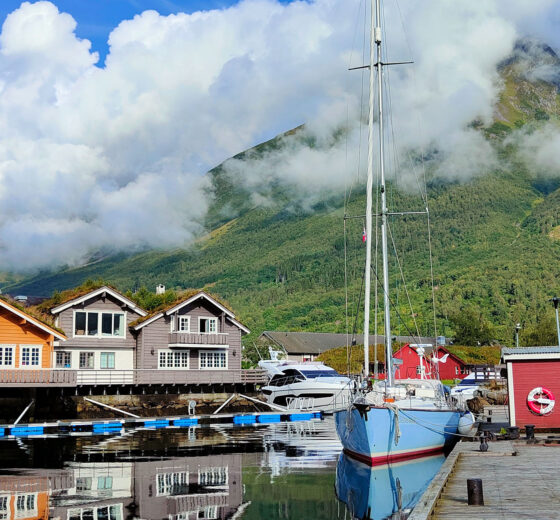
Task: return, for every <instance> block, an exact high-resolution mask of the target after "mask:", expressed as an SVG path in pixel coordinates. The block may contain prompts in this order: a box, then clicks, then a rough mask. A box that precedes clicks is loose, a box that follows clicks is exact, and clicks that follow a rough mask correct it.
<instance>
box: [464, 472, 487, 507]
mask: <svg viewBox="0 0 560 520" xmlns="http://www.w3.org/2000/svg"><path fill="white" fill-rule="evenodd" d="M467 494H468V502H469V506H483V505H484V493H483V492H482V479H480V478H468V479H467Z"/></svg>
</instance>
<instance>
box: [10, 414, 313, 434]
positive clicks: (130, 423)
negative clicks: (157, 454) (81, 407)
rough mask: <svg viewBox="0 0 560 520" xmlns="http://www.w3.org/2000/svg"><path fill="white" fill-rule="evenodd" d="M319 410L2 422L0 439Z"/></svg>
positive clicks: (260, 419) (253, 422)
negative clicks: (16, 422)
mask: <svg viewBox="0 0 560 520" xmlns="http://www.w3.org/2000/svg"><path fill="white" fill-rule="evenodd" d="M322 418H323V414H322V412H318V411H310V412H292V411H289V412H288V411H286V413H283V412H280V413H279V412H255V413H247V414H219V415H196V416H192V415H188V416H177V417H137V418H125V419H91V420H89V419H88V420H75V421H56V422H50V423H46V422H45V423H42V424H38V423H31V424H18V425H14V424H11V425H10V424H3V425H0V439H8V438H13V437H31V436H45V435H104V434H111V433H113V434H118V433H120V432H122V431H124V430H131V429H135V428H147V429H154V430H155V429H164V428H190V427H193V426H197V427H203V428H211V427H212V426H214V425H227V424H230V425H233V426H239V427H245V426H258V425H266V424H274V423H281V422H294V421H311V420H314V419H322Z"/></svg>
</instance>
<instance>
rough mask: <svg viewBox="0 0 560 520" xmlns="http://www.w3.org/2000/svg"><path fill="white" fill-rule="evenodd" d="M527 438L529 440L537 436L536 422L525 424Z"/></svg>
mask: <svg viewBox="0 0 560 520" xmlns="http://www.w3.org/2000/svg"><path fill="white" fill-rule="evenodd" d="M525 438H526V439H527V440H530V439H534V438H535V425H534V424H526V425H525Z"/></svg>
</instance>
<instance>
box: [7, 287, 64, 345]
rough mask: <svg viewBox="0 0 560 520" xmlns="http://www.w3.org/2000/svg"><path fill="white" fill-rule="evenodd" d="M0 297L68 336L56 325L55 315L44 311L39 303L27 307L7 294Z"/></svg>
mask: <svg viewBox="0 0 560 520" xmlns="http://www.w3.org/2000/svg"><path fill="white" fill-rule="evenodd" d="M0 299H1V300H3V301H5V302H6V303H7V304H9V305H11V306H12V307H15V308H16V309H18V310H19V311H21V312H23V313H25V314H27V315H28V316H31V317H32V318H33V319H35V320H37V321H38V322H40V323H42V324H43V325H46V326H47V327H49V328H51V329H53V330H55V331H56V332H58V333H59V334H62V335H64V336H66V333H65V332H64V331H63V330H62V329H60V328H58V327H56V326H55V325H54V317H53V316H52V315H51V314H50V313H48V312H43V311H42V310H41V309H39V306H38V305H33V306H29V307H25V306H23V305H21V304H20V303H18V302H17V301H15V300H14V299H13V298H10V297H9V296H6V295H0Z"/></svg>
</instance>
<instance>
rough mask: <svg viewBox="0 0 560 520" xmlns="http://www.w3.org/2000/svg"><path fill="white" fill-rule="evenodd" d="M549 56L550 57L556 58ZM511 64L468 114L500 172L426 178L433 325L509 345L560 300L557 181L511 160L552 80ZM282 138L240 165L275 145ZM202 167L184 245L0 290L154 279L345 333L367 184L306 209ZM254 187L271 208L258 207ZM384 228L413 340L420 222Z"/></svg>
mask: <svg viewBox="0 0 560 520" xmlns="http://www.w3.org/2000/svg"><path fill="white" fill-rule="evenodd" d="M549 59H550V60H551V62H552V64H553V65H555V66H557V65H558V63H557V61H558V60H557V58H556V57H555V55H553V53H552V54H550V58H549ZM519 64H520V59H519V58H512V60H509V61H508V62H506V63H504V64H503V65H502V68H501V75H502V78H503V82H504V86H503V92H502V96H501V98H500V100H499V102H498V104H497V106H496V117H495V121H494V123H493V124H492V125H487V126H483V125H481V124H480V123H477V122H473V127H474V128H476V129H477V131H479V132H481V133H482V134H483V135H484V136H485V138H486V139H487V141H488V142H489V143H490V144H491V146H492V148H493V150H494V151H495V152H496V154H497V157H498V158H499V161H498V164H497V166H496V167H495V168H493V169H492V170H491V171H487V172H485V173H484V174H483V175H479V176H476V177H475V178H473V179H471V180H470V181H468V182H461V183H460V182H451V181H443V180H441V178H436V177H434V178H433V179H432V180H431V181H429V184H428V196H429V206H430V215H431V219H430V222H431V225H432V249H433V263H434V276H435V291H434V292H435V301H436V318H437V319H436V323H437V327H438V330H437V333H439V334H444V335H446V336H455V337H457V338H458V339H459V340H460V341H461V342H462V343H465V344H474V345H476V344H478V343H481V344H489V343H491V342H492V341H499V342H502V343H505V344H508V345H511V344H512V338H513V331H514V326H515V324H516V323H518V322H519V323H521V324H522V330H521V342H522V344H538V343H541V344H542V343H552V342H555V339H554V338H555V334H554V333H555V329H554V321H553V319H554V314H553V308H552V305H551V304H550V302H549V301H548V300H549V298H551V297H552V296H555V295H557V294H559V295H560V283H558V280H559V279H560V262H559V260H560V242H559V239H560V205H559V203H560V189H559V186H560V179H557V178H555V177H554V175H551V174H549V173H547V172H543V171H541V170H539V171H537V170H535V169H533V168H532V167H531V165H530V162H529V164H528V163H527V161H523V160H521V159H520V158H519V154H518V145H517V143H516V140H515V139H513V138H512V136H513V135H514V133H515V132H516V131H518V130H519V129H522V130H524V131H527V132H528V133H530V132H532V131H534V130H535V129H538V128H540V125H543V124H549V125H550V124H557V122H558V120H559V119H560V118H559V116H560V96H559V95H558V86H557V85H555V84H554V82H550V81H548V82H547V81H543V80H541V79H532V80H530V79H527V75H526V74H521V73H520V72H519V70H520V69H519ZM295 132H296V136H297V130H296V131H295ZM292 137H293V136H292ZM284 139H285V136H282V137H280V138H278V139H275V140H273V141H270V142H268V143H265V144H263V145H261V146H260V147H257V148H255V149H253V150H250V151H247V152H245V154H241V155H240V156H238V157H237V160H238V161H243V160H244V159H246V158H247V157H254V156H258V155H259V154H263V153H265V152H266V151H267V150H270V149H275V148H280V147H282V146H283V143H284ZM308 144H309V146H313V143H308ZM208 175H209V176H210V179H211V183H210V184H211V188H210V190H211V191H212V192H213V205H212V206H211V208H210V211H209V213H208V216H207V222H206V225H207V228H208V229H209V232H208V234H207V235H205V236H201V237H200V238H199V239H198V240H197V242H196V243H194V244H193V245H192V246H190V247H188V248H185V249H177V250H174V251H153V250H152V251H145V252H142V253H140V254H134V255H132V254H131V255H124V254H119V255H113V256H110V257H108V258H105V259H102V260H99V261H96V262H92V263H90V264H89V265H87V266H83V267H81V268H77V269H67V270H63V271H60V272H56V273H40V274H39V275H35V276H33V277H29V278H26V279H23V280H20V279H15V278H10V277H7V276H6V277H4V278H0V283H2V284H3V285H4V286H3V287H2V289H3V291H4V292H10V293H12V294H16V293H18V294H19V293H22V294H29V295H43V296H49V295H51V294H52V292H53V291H55V290H62V289H66V288H69V287H72V286H76V285H79V284H80V283H82V282H83V281H84V280H86V279H88V278H103V279H105V280H107V281H108V282H110V283H111V284H112V285H114V286H116V287H118V288H119V289H120V290H122V291H127V290H133V291H134V290H136V289H138V288H140V287H147V288H149V289H151V290H153V289H154V288H155V286H156V285H157V284H159V283H163V284H165V285H166V286H167V287H169V288H174V289H184V288H207V289H208V290H210V291H211V292H212V293H214V294H217V295H220V296H221V297H223V298H225V299H226V300H227V301H228V302H229V303H230V304H231V305H232V306H233V308H234V309H235V312H236V314H237V316H238V317H239V319H240V320H241V321H242V322H243V323H245V324H246V325H247V326H248V327H249V328H251V329H252V330H253V331H254V335H258V334H259V333H260V332H261V331H262V330H274V329H277V330H294V331H295V330H306V331H329V332H344V331H346V328H347V323H348V326H349V327H350V328H352V327H353V324H354V319H355V310H356V308H357V307H358V300H359V298H360V292H361V284H362V265H363V256H364V246H363V244H362V240H361V234H362V227H363V222H362V220H360V219H352V220H347V221H346V230H347V234H346V239H347V241H346V257H347V278H348V283H347V286H348V307H349V316H350V317H349V318H348V322H347V318H346V313H345V308H346V306H345V301H346V293H345V267H344V266H345V247H344V246H345V235H344V218H343V217H344V213H345V212H346V213H347V214H348V215H361V214H363V212H364V209H363V208H364V206H365V195H364V191H363V190H361V191H360V190H359V189H358V190H355V191H354V192H353V194H352V196H351V197H349V198H348V199H347V200H346V204H345V195H344V193H336V192H328V193H324V194H322V196H321V197H318V198H316V199H315V200H313V201H311V202H310V203H309V204H302V203H301V201H300V202H294V200H296V201H297V200H299V199H298V197H294V190H295V189H296V188H295V187H294V186H292V185H290V184H288V183H286V184H282V183H279V182H270V183H268V184H266V183H265V184H263V185H260V186H258V187H253V188H249V187H247V186H245V187H244V186H243V185H241V184H240V183H238V182H236V179H235V177H232V176H231V174H230V173H229V172H228V170H227V169H226V168H223V167H222V166H220V167H218V168H216V169H214V170H213V171H211V172H209V174H208ZM428 178H429V179H430V172H428ZM251 190H259V196H260V198H261V199H262V198H266V201H267V203H266V204H259V203H258V202H257V201H258V199H256V198H255V197H254V196H253V195H254V193H252V191H251ZM390 200H391V205H392V207H396V208H401V209H402V208H404V207H416V208H417V207H421V204H420V201H419V198H418V197H417V195H416V194H414V193H409V192H406V191H403V190H400V189H398V187H397V186H395V185H391V187H390ZM391 230H392V237H393V238H394V241H395V244H396V247H397V249H398V252H399V260H400V263H401V265H402V266H403V270H404V274H405V278H406V280H407V281H408V286H407V288H408V291H409V293H410V297H411V299H412V302H413V304H414V305H413V307H414V310H413V312H411V310H410V308H409V306H408V303H407V298H406V294H405V287H404V285H403V283H402V282H401V281H400V279H399V277H397V276H394V278H393V280H392V286H393V287H394V288H395V291H394V293H393V295H392V300H393V303H394V307H395V310H396V311H398V312H396V313H395V318H393V321H394V325H395V333H396V334H408V333H409V332H410V331H413V332H415V331H416V326H417V327H418V330H419V332H420V334H421V335H430V334H433V333H434V325H433V324H434V319H433V314H432V311H431V301H432V296H431V280H430V268H429V256H428V251H427V242H428V234H427V226H426V218H425V217H424V216H407V217H394V221H393V222H392V224H391ZM393 258H394V256H393ZM395 262H396V261H395V260H393V263H395ZM394 267H398V265H394ZM395 271H398V269H395ZM415 322H416V323H415ZM372 323H373V318H372ZM379 324H380V326H381V324H382V317H381V316H380V317H379ZM254 335H252V336H254ZM250 339H251V338H250Z"/></svg>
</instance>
